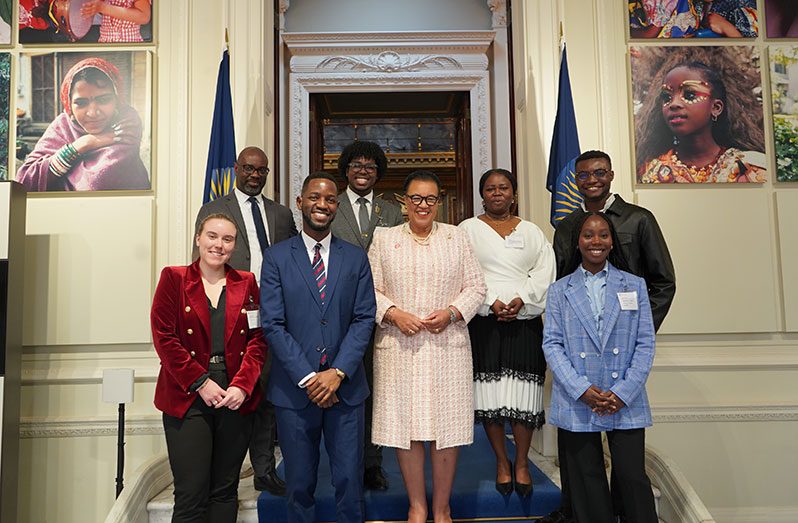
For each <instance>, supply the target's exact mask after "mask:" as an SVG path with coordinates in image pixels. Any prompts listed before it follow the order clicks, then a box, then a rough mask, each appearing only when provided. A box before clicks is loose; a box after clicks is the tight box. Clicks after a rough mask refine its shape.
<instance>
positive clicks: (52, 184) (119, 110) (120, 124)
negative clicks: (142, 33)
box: [15, 51, 152, 192]
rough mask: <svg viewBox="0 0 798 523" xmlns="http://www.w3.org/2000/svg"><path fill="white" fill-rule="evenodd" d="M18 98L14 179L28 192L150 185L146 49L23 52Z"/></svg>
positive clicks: (117, 188) (108, 189) (136, 188)
mask: <svg viewBox="0 0 798 523" xmlns="http://www.w3.org/2000/svg"><path fill="white" fill-rule="evenodd" d="M53 71H55V72H56V74H55V75H54V74H53ZM18 92H19V94H18V96H17V165H18V168H17V170H16V177H15V179H16V180H17V181H18V182H20V183H21V184H23V185H25V187H26V188H27V189H28V191H29V192H46V191H113V190H147V189H149V188H150V187H151V181H150V177H149V168H148V167H149V165H150V136H151V132H150V126H151V104H152V102H151V78H150V57H149V53H148V52H147V51H135V52H131V51H117V52H107V53H98V52H90V53H26V54H23V55H22V56H21V57H20V61H19V87H18ZM56 99H57V100H60V105H59V104H57V102H55V100H56ZM142 119H143V120H144V121H143V122H142Z"/></svg>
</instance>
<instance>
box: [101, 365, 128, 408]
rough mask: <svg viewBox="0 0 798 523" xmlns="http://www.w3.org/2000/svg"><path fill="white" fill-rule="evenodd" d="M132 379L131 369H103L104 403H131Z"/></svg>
mask: <svg viewBox="0 0 798 523" xmlns="http://www.w3.org/2000/svg"><path fill="white" fill-rule="evenodd" d="M133 381H134V375H133V369H105V370H104V371H103V401H104V402H105V403H132V402H133Z"/></svg>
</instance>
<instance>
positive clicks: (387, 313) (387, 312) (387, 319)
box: [382, 305, 396, 325]
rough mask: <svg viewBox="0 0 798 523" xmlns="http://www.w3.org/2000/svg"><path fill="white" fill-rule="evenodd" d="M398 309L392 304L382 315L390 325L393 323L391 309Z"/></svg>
mask: <svg viewBox="0 0 798 523" xmlns="http://www.w3.org/2000/svg"><path fill="white" fill-rule="evenodd" d="M394 309H396V305H391V306H390V307H388V310H386V311H385V314H383V315H382V319H383V320H384V321H386V322H387V323H388V324H389V325H393V320H391V316H393V315H392V314H391V311H392V310H394Z"/></svg>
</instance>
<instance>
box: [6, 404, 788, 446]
mask: <svg viewBox="0 0 798 523" xmlns="http://www.w3.org/2000/svg"><path fill="white" fill-rule="evenodd" d="M652 413H653V418H654V423H718V422H734V423H739V422H760V423H761V422H773V421H798V405H781V406H772V405H762V406H757V405H753V406H752V405H748V406H724V407H695V406H690V405H680V406H671V407H653V408H652ZM116 429H117V418H116V417H115V416H104V417H75V418H50V419H48V418H22V420H21V421H20V437H21V438H26V439H29V438H80V437H97V436H115V435H116ZM125 434H126V435H128V436H144V435H146V436H151V435H159V434H163V425H162V421H161V416H160V414H157V413H153V414H143V415H142V414H139V415H128V416H126V417H125Z"/></svg>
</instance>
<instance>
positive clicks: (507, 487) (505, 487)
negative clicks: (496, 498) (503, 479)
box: [496, 460, 513, 496]
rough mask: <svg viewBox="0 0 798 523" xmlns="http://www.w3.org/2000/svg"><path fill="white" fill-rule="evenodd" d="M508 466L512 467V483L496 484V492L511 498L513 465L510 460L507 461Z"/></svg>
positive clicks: (511, 479)
mask: <svg viewBox="0 0 798 523" xmlns="http://www.w3.org/2000/svg"><path fill="white" fill-rule="evenodd" d="M507 464H508V465H510V481H508V482H507V483H499V482H498V481H497V482H496V492H498V493H499V494H501V495H502V496H509V495H510V494H512V492H513V464H512V463H510V460H507Z"/></svg>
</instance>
